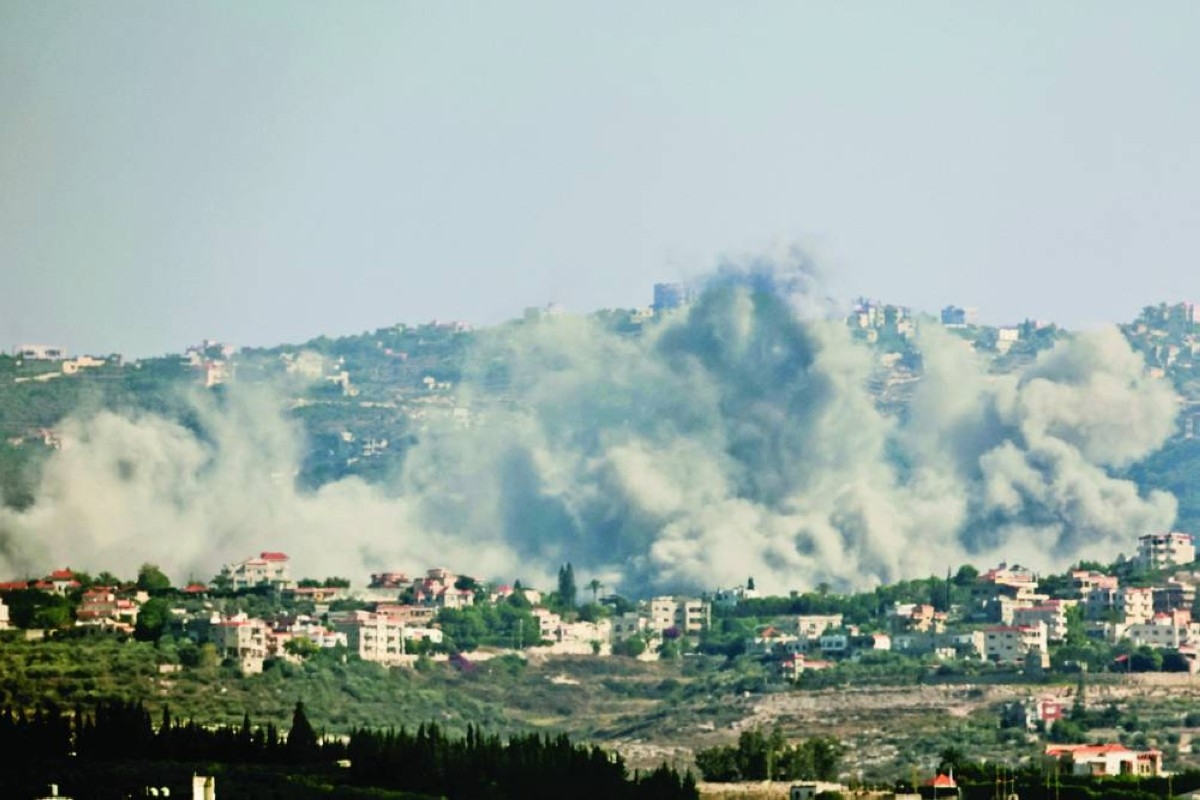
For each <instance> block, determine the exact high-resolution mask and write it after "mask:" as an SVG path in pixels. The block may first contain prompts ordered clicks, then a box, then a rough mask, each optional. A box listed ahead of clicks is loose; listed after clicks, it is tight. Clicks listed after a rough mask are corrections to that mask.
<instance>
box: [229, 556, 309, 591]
mask: <svg viewBox="0 0 1200 800" xmlns="http://www.w3.org/2000/svg"><path fill="white" fill-rule="evenodd" d="M288 561H289V559H288V557H287V556H286V555H285V554H284V553H273V552H263V553H260V554H259V556H258V557H257V558H248V559H246V560H245V561H241V562H238V563H236V564H229V565H227V566H225V567H224V568H222V569H221V576H222V577H223V578H224V579H226V580H228V581H229V587H230V588H231V589H233V590H234V591H240V590H242V589H256V588H259V587H263V586H268V587H270V588H272V589H275V590H277V591H282V590H284V589H290V588H292V586H293V581H292V579H291V578H289V577H288Z"/></svg>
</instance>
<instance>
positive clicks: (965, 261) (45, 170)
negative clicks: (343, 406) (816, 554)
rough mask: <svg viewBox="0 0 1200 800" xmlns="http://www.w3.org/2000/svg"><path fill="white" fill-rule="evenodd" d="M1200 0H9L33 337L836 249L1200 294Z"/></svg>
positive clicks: (412, 311) (2, 215)
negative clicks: (1147, 0) (1140, 0)
mask: <svg viewBox="0 0 1200 800" xmlns="http://www.w3.org/2000/svg"><path fill="white" fill-rule="evenodd" d="M1198 40H1200V4H1196V3H1193V2H1158V3H1154V4H1147V5H1143V4H1132V3H1125V2H1087V3H1083V2H1076V3H1072V2H1058V3H1039V2H1013V3H971V4H966V3H949V2H946V3H939V2H913V3H885V2H862V3H815V2H780V3H767V2H741V3H710V2H702V1H700V0H692V1H691V2H666V1H664V2H656V3H635V2H614V3H587V4H585V3H561V2H546V3H531V2H517V1H516V0H514V1H513V2H506V3H484V2H478V3H457V2H444V3H430V2H420V3H417V2H382V3H371V2H354V3H306V2H291V1H289V2H267V1H266V0H262V1H260V2H253V3H245V2H220V1H218V0H214V1H213V2H205V3H192V2H170V3H163V2H157V0H156V1H155V2H134V1H133V0H127V1H126V2H121V3H102V2H59V3H44V2H38V1H33V0H31V1H29V2H26V1H24V0H6V2H4V3H3V4H0V109H3V111H2V112H0V277H2V282H0V344H2V345H3V347H4V348H5V349H8V348H10V347H12V346H14V345H16V344H18V343H33V342H36V343H48V344H58V345H63V346H66V347H67V348H68V349H69V350H70V351H72V352H90V353H107V352H121V353H124V354H126V355H127V356H147V355H157V354H162V353H166V352H177V351H180V350H182V349H183V348H184V347H185V346H187V345H189V344H194V343H197V342H198V341H199V340H200V339H202V338H205V337H208V338H213V339H217V340H220V341H224V342H230V343H233V344H236V345H273V344H277V343H280V342H296V341H303V340H306V339H308V338H311V337H313V336H316V335H320V334H326V335H330V336H334V335H341V334H351V333H359V332H362V331H364V330H372V329H375V328H378V327H382V326H386V325H391V324H394V323H396V322H409V323H416V322H424V321H429V320H432V319H441V320H449V319H456V320H464V321H468V322H471V323H474V324H476V325H487V324H493V323H497V322H500V321H503V320H505V319H509V318H511V317H514V316H517V315H519V314H520V313H521V312H522V310H523V309H524V308H526V307H528V306H541V305H545V304H548V303H551V302H556V303H559V304H561V305H562V306H563V307H564V308H565V309H567V310H569V311H574V312H587V311H591V310H594V309H597V308H603V307H632V306H642V305H647V304H648V303H649V302H650V298H651V286H652V284H653V283H655V282H658V281H670V280H679V279H688V278H694V277H696V276H699V275H702V274H704V273H705V272H707V271H709V270H710V269H711V268H712V267H713V265H714V264H715V263H717V261H719V260H720V259H721V258H723V257H726V256H729V255H741V254H746V253H755V252H762V251H769V250H772V249H774V248H779V247H781V246H789V245H792V244H796V243H798V244H800V245H801V246H803V247H805V248H807V249H808V250H809V251H810V252H811V253H812V254H813V255H814V257H815V258H816V260H817V262H818V264H819V265H820V266H821V268H822V270H823V272H824V275H825V280H826V281H827V284H828V287H829V291H830V292H831V293H832V294H833V295H834V296H836V297H839V298H842V299H844V300H845V301H847V302H848V301H849V300H850V299H851V298H852V297H854V296H856V295H859V294H865V295H869V296H872V297H878V298H880V299H883V300H885V301H888V302H895V303H901V304H906V305H911V306H913V307H915V308H917V309H921V310H928V311H936V310H937V309H939V308H941V307H942V306H944V305H947V304H951V303H953V304H957V305H965V306H974V307H977V308H978V309H979V312H980V317H981V319H982V320H983V321H985V322H990V323H994V324H996V323H1009V322H1016V321H1019V320H1021V319H1024V318H1027V317H1028V318H1040V319H1052V320H1056V321H1058V322H1060V323H1061V324H1065V325H1068V326H1070V327H1090V326H1095V325H1097V324H1101V323H1103V322H1106V321H1119V320H1126V319H1130V318H1132V317H1133V316H1135V315H1136V314H1137V312H1138V311H1139V310H1140V308H1141V307H1142V306H1143V305H1146V304H1148V303H1155V302H1159V301H1163V300H1167V301H1175V300H1185V299H1186V300H1191V299H1196V300H1200V286H1198V285H1197V284H1198V283H1200V279H1198V278H1197V275H1200V270H1198V269H1197V268H1196V264H1195V262H1196V256H1197V252H1198V251H1200V195H1198V193H1197V187H1200V80H1197V76H1200V49H1198V48H1196V47H1195V42H1196V41H1198Z"/></svg>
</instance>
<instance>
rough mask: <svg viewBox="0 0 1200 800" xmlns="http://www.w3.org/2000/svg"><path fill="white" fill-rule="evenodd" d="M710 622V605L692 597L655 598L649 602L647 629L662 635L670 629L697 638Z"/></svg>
mask: <svg viewBox="0 0 1200 800" xmlns="http://www.w3.org/2000/svg"><path fill="white" fill-rule="evenodd" d="M711 622H712V605H711V604H710V603H708V602H707V601H705V600H698V599H696V598H693V597H655V598H654V599H652V600H651V601H650V624H649V627H650V628H651V629H652V630H653V631H655V632H656V633H659V634H662V633H665V632H667V631H669V630H671V629H674V630H676V631H678V632H679V633H680V634H685V635H687V636H699V635H700V633H701V632H702V631H703V630H704V629H706V628H707V627H708V626H709V625H710V624H711Z"/></svg>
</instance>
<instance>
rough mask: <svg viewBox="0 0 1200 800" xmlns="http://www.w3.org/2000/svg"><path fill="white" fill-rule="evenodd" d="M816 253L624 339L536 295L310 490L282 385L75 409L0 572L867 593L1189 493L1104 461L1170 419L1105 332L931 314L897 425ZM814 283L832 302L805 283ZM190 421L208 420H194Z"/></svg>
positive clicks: (1139, 369) (5, 522)
mask: <svg viewBox="0 0 1200 800" xmlns="http://www.w3.org/2000/svg"><path fill="white" fill-rule="evenodd" d="M817 285H818V284H817V282H816V280H815V277H814V275H813V272H812V270H811V267H810V265H809V263H808V262H807V260H806V259H804V257H803V256H802V254H799V253H796V252H791V253H787V254H785V256H784V257H783V258H782V259H776V260H770V259H766V260H764V259H757V260H755V259H748V260H744V261H739V262H730V263H725V264H722V265H721V268H720V269H719V270H718V271H717V273H716V275H715V276H714V277H713V278H712V279H711V280H710V281H708V282H707V283H706V284H705V285H704V286H703V287H702V288H701V289H700V291H699V292H698V295H697V298H696V300H695V302H694V303H692V304H691V305H690V306H688V307H687V308H684V309H680V310H677V311H675V312H673V313H671V314H669V315H666V316H665V317H664V318H662V319H659V320H656V321H655V322H653V323H652V324H649V325H647V326H646V328H645V329H644V330H643V332H642V333H641V334H640V335H636V336H631V335H627V334H626V335H622V334H618V333H614V332H612V331H611V329H609V328H607V327H605V326H604V325H602V324H601V323H600V322H599V321H597V320H595V319H593V318H584V317H576V316H565V315H564V316H547V317H544V318H542V319H540V320H537V321H527V322H520V323H511V324H508V325H505V326H501V327H499V328H496V329H493V330H491V331H487V332H486V333H485V335H482V336H480V337H479V343H478V345H477V346H476V347H475V348H474V349H473V351H472V353H471V357H470V362H469V365H468V367H467V370H466V377H465V380H464V381H463V384H462V385H461V386H459V387H458V393H457V402H458V403H459V405H460V407H461V408H463V409H466V411H467V412H468V413H467V418H468V419H469V424H464V423H463V420H462V417H461V415H459V416H450V415H447V416H446V417H445V418H438V419H433V420H430V421H428V422H427V423H426V427H425V428H424V429H423V430H422V432H421V435H420V441H419V443H418V444H416V445H414V446H413V447H412V449H411V450H410V451H409V453H408V455H407V457H406V460H405V462H404V467H403V470H402V472H401V473H400V474H398V475H396V476H395V477H394V479H393V480H390V481H388V482H385V483H381V484H368V483H365V482H363V481H361V480H358V479H346V480H342V481H338V482H334V483H330V484H327V485H325V486H323V487H321V488H320V489H318V490H316V491H314V492H307V491H302V490H300V489H298V488H297V487H296V484H295V481H294V476H295V474H296V470H297V464H298V463H299V457H300V453H299V451H298V442H300V441H302V437H301V435H300V432H299V431H298V430H297V429H296V428H295V427H294V425H293V424H292V423H291V422H289V421H288V420H287V419H286V417H285V415H284V414H283V413H282V412H281V408H282V403H281V402H280V397H279V396H277V395H275V394H273V393H270V392H267V391H264V390H262V389H261V388H260V389H257V390H256V389H252V388H246V387H242V388H238V387H234V389H233V390H232V391H231V392H230V393H229V395H228V397H227V398H226V399H225V400H224V401H223V402H222V403H220V404H218V403H216V402H214V401H213V400H212V399H211V398H206V397H204V396H200V397H198V398H197V400H196V403H195V407H196V416H197V420H198V424H197V425H193V426H191V427H184V426H183V425H181V424H179V423H176V422H173V421H171V420H167V419H163V418H161V417H155V416H151V415H142V416H128V415H119V414H114V413H108V412H105V413H100V414H96V415H94V416H90V417H87V418H78V419H72V420H69V421H67V422H66V423H64V426H63V438H64V441H66V442H67V443H68V444H67V446H65V447H64V448H63V449H62V451H61V452H59V453H57V454H55V455H54V456H53V457H52V458H51V459H50V461H49V462H48V463H47V465H46V467H45V470H44V472H43V475H42V480H41V488H40V491H39V494H38V500H37V502H36V504H35V505H34V506H33V507H32V508H31V509H29V510H28V511H26V512H23V513H22V512H13V511H5V512H0V513H2V516H0V541H4V546H3V547H0V567H3V568H5V569H6V571H8V572H18V573H19V572H28V573H30V574H36V573H37V572H38V571H41V570H45V569H47V568H48V567H50V566H53V565H63V564H70V565H71V566H75V567H79V568H84V569H93V570H99V569H109V570H113V571H120V570H124V571H125V573H129V572H130V571H131V570H136V568H137V565H139V564H140V563H142V562H145V561H151V562H155V563H158V564H160V565H161V566H163V567H164V568H166V569H167V570H168V572H169V573H171V574H172V575H173V576H174V577H176V578H177V579H179V580H182V579H184V578H186V577H195V578H199V579H202V580H204V579H207V578H209V577H211V576H212V575H213V574H214V573H215V571H216V570H217V569H218V568H219V566H220V565H221V564H222V563H226V562H228V561H232V560H235V559H239V558H243V557H245V556H247V555H250V554H252V553H254V552H257V551H258V550H262V549H278V550H285V551H287V552H289V554H291V555H292V557H293V560H294V562H295V563H296V569H297V571H298V572H299V573H301V574H311V575H327V574H341V575H346V576H349V577H351V578H353V579H355V580H356V581H361V580H362V578H363V577H365V573H366V572H368V571H372V570H381V569H394V568H409V569H415V568H420V567H423V566H433V565H436V564H445V565H446V566H449V567H451V568H453V569H456V570H458V571H461V572H466V573H473V574H478V575H480V576H481V577H488V578H493V577H503V578H510V579H511V578H512V577H517V576H520V577H522V578H524V579H526V580H532V581H534V582H538V581H541V582H549V581H551V580H552V578H551V576H552V575H553V573H554V571H555V570H556V569H557V567H558V565H560V564H561V563H563V562H566V561H571V562H572V563H573V564H574V565H575V569H576V573H577V574H579V575H582V576H585V577H593V576H594V577H598V578H600V579H601V580H602V581H603V582H604V583H605V585H606V586H607V587H609V588H610V589H620V590H623V591H626V592H631V593H638V592H644V591H650V590H661V591H669V590H698V589H712V588H716V587H719V586H726V585H732V584H737V583H741V582H744V581H745V580H746V578H747V577H749V576H753V577H754V578H755V581H756V583H757V584H758V585H759V586H760V587H761V588H763V589H765V590H768V591H780V592H782V591H786V590H788V589H792V588H800V589H803V588H808V587H812V586H814V585H817V584H818V583H821V582H828V583H830V584H832V585H833V586H835V587H839V588H851V587H866V586H871V585H874V584H878V583H881V582H887V581H891V580H894V579H897V578H901V577H908V576H920V575H928V574H930V573H940V572H942V571H944V570H945V569H946V568H947V566H957V565H958V564H960V563H964V562H968V561H972V562H976V563H981V564H982V563H987V562H990V561H994V560H998V559H1001V558H1009V559H1010V560H1011V559H1017V560H1022V561H1026V562H1031V563H1033V564H1034V565H1037V566H1040V567H1042V568H1051V567H1061V566H1064V565H1066V564H1067V563H1069V562H1071V561H1072V560H1075V559H1078V558H1080V557H1100V558H1111V557H1113V556H1114V555H1115V554H1116V552H1117V551H1118V550H1120V549H1122V548H1127V547H1128V546H1129V545H1130V544H1131V542H1132V540H1133V538H1134V537H1135V536H1136V535H1138V534H1141V533H1144V532H1146V531H1151V530H1163V529H1166V528H1167V527H1168V526H1169V525H1170V524H1171V523H1172V521H1173V520H1174V515H1175V500H1174V498H1173V497H1171V496H1170V495H1167V494H1164V493H1161V492H1151V493H1149V494H1143V493H1141V492H1139V490H1138V488H1137V486H1135V485H1134V484H1132V483H1131V482H1128V481H1125V480H1120V479H1118V478H1115V477H1113V474H1114V471H1115V470H1118V469H1120V468H1122V467H1125V466H1127V465H1129V464H1131V463H1133V462H1136V461H1137V460H1139V459H1141V458H1143V457H1145V456H1146V455H1148V454H1150V453H1152V452H1154V451H1155V450H1156V449H1158V448H1159V447H1160V446H1161V445H1162V444H1163V442H1164V441H1165V440H1166V438H1167V437H1168V436H1169V435H1170V434H1171V432H1172V430H1173V426H1174V421H1175V413H1176V403H1175V397H1174V395H1173V393H1172V391H1171V390H1170V388H1169V386H1168V385H1166V384H1165V383H1164V382H1161V381H1155V380H1152V379H1148V378H1147V377H1146V376H1145V370H1144V365H1143V363H1142V360H1141V358H1140V357H1139V356H1138V355H1137V354H1136V353H1134V352H1133V351H1132V350H1131V349H1130V348H1129V346H1128V345H1127V344H1126V343H1125V341H1124V339H1123V338H1122V337H1121V336H1120V335H1119V333H1118V332H1116V331H1115V330H1110V331H1103V332H1097V333H1086V334H1081V335H1078V336H1075V337H1073V338H1071V339H1070V340H1068V341H1065V342H1062V343H1060V344H1059V345H1058V346H1057V347H1055V349H1053V350H1052V351H1050V352H1048V353H1044V354H1043V355H1042V357H1041V358H1039V359H1038V360H1037V362H1036V363H1035V364H1033V365H1031V366H1029V367H1028V368H1026V369H1024V370H1022V371H1019V372H1016V373H1012V374H1007V375H1001V376H994V375H989V374H988V372H987V369H986V366H985V365H984V364H983V363H981V362H980V361H979V359H978V358H977V357H976V355H975V354H974V353H973V352H971V351H970V350H969V349H968V348H967V347H966V346H965V344H964V343H963V342H962V341H960V340H958V339H956V338H954V337H952V336H950V335H949V334H947V333H945V332H943V331H942V330H941V329H939V328H937V327H936V326H924V327H923V328H922V331H921V333H920V339H919V346H920V350H921V354H922V358H923V363H924V374H923V377H922V380H921V382H920V384H919V386H918V388H917V389H916V392H915V394H914V396H913V398H912V400H911V403H910V405H909V407H908V409H907V412H906V413H905V414H904V415H903V416H902V417H901V418H894V417H890V416H886V415H884V414H882V413H881V412H880V411H879V410H878V409H877V408H876V406H875V404H874V402H873V399H872V397H871V395H870V393H869V392H868V391H867V389H866V383H867V381H868V379H869V378H870V376H871V373H872V370H873V368H874V355H873V353H872V351H871V350H870V349H869V348H867V347H865V346H863V345H860V344H856V343H855V342H854V341H852V339H851V337H850V335H849V332H848V331H847V329H846V327H845V326H844V325H843V324H842V323H840V322H838V321H834V320H829V319H825V318H823V316H822V312H823V311H824V310H825V309H826V308H827V307H828V304H827V303H826V302H825V301H823V300H821V299H819V296H818V295H817V293H816V292H815V290H814V287H815V286H817ZM814 298H818V299H816V300H814ZM197 428H198V429H199V430H200V431H201V432H200V433H197V432H196V429H197Z"/></svg>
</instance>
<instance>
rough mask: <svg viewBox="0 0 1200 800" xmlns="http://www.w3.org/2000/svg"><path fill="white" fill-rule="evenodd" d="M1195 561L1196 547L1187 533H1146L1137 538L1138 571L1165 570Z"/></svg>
mask: <svg viewBox="0 0 1200 800" xmlns="http://www.w3.org/2000/svg"><path fill="white" fill-rule="evenodd" d="M1195 560H1196V547H1195V545H1194V544H1193V542H1192V536H1191V534H1189V533H1180V532H1178V531H1175V532H1173V533H1148V534H1146V535H1145V536H1139V537H1138V552H1137V558H1136V563H1137V566H1138V567H1139V568H1140V569H1166V568H1168V567H1177V566H1181V565H1183V564H1190V563H1191V562H1193V561H1195Z"/></svg>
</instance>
